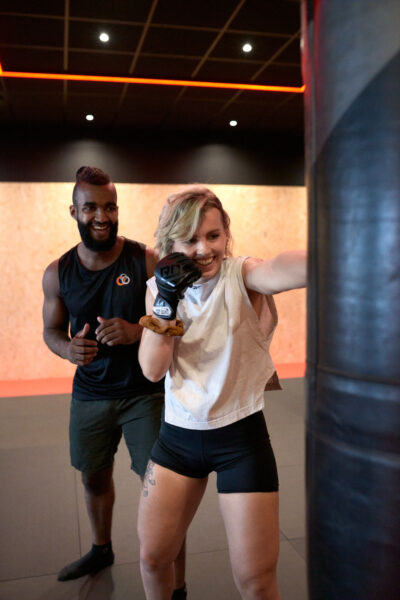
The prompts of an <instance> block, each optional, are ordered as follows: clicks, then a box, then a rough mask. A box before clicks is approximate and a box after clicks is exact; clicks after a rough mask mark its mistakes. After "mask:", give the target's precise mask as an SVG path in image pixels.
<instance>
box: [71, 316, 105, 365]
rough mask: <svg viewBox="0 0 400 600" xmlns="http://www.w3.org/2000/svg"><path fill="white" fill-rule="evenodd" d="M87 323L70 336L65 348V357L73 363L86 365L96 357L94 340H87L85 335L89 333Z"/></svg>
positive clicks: (96, 350) (96, 349)
mask: <svg viewBox="0 0 400 600" xmlns="http://www.w3.org/2000/svg"><path fill="white" fill-rule="evenodd" d="M89 328H90V326H89V323H85V325H84V326H83V329H81V330H80V331H78V333H77V334H76V335H75V336H74V337H73V338H72V340H71V341H70V343H69V346H68V350H67V358H68V360H69V361H70V362H72V363H73V364H74V365H80V366H83V365H88V364H89V363H91V362H92V360H93V359H94V358H95V357H96V355H97V352H98V348H97V342H96V341H95V340H88V339H86V337H85V336H87V334H88V333H89Z"/></svg>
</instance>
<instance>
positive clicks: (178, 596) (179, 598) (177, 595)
mask: <svg viewBox="0 0 400 600" xmlns="http://www.w3.org/2000/svg"><path fill="white" fill-rule="evenodd" d="M186 596H187V590H186V583H185V585H184V586H183V587H181V588H178V589H177V590H174V592H173V594H172V596H171V600H186Z"/></svg>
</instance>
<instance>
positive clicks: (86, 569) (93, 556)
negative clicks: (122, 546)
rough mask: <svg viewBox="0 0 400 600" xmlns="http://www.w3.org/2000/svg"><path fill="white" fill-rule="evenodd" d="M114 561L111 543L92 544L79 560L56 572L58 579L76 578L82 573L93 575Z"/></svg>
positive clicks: (81, 575) (82, 574)
mask: <svg viewBox="0 0 400 600" xmlns="http://www.w3.org/2000/svg"><path fill="white" fill-rule="evenodd" d="M113 562H114V552H113V551H112V548H111V544H106V545H105V546H93V548H92V549H91V550H90V552H88V553H87V554H85V556H82V558H80V559H79V560H76V561H75V562H73V563H71V564H69V565H67V566H65V567H64V568H63V569H61V571H60V572H59V574H58V577H57V580H58V581H68V580H70V579H78V578H79V577H83V576H84V575H95V574H96V573H98V572H99V571H101V570H102V569H105V568H106V567H109V566H110V565H112V564H113Z"/></svg>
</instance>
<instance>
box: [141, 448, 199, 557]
mask: <svg viewBox="0 0 400 600" xmlns="http://www.w3.org/2000/svg"><path fill="white" fill-rule="evenodd" d="M206 486H207V478H202V479H197V478H193V477H185V476H184V475H180V474H178V473H175V472H174V471H171V470H170V469H166V468H165V467H162V466H161V465H158V464H156V463H154V462H153V461H151V460H150V461H149V464H148V467H147V471H146V474H145V477H144V482H143V489H142V494H141V498H140V504H139V514H138V533H139V539H140V544H141V547H142V556H143V554H144V555H145V557H147V558H148V559H151V560H162V561H163V562H170V561H172V560H174V559H175V557H176V556H177V554H178V552H179V550H180V548H181V545H182V543H183V539H184V537H185V533H186V530H187V528H188V527H189V525H190V523H191V521H192V519H193V517H194V515H195V513H196V510H197V508H198V506H199V504H200V501H201V499H202V497H203V494H204V492H205V489H206Z"/></svg>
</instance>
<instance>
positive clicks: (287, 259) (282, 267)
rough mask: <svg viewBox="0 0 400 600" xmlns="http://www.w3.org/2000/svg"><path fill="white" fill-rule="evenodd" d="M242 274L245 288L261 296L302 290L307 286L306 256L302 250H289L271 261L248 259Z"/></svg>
mask: <svg viewBox="0 0 400 600" xmlns="http://www.w3.org/2000/svg"><path fill="white" fill-rule="evenodd" d="M242 273H243V280H244V284H245V286H246V288H247V289H249V290H254V291H255V292H260V293H261V294H265V295H269V294H278V293H279V292H285V291H287V290H293V289H296V288H302V287H305V286H306V284H307V255H306V252H305V251H303V250H291V251H288V252H282V253H281V254H278V255H277V256H275V258H273V259H271V260H260V259H257V258H249V259H247V260H246V261H245V262H244V263H243V270H242Z"/></svg>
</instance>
